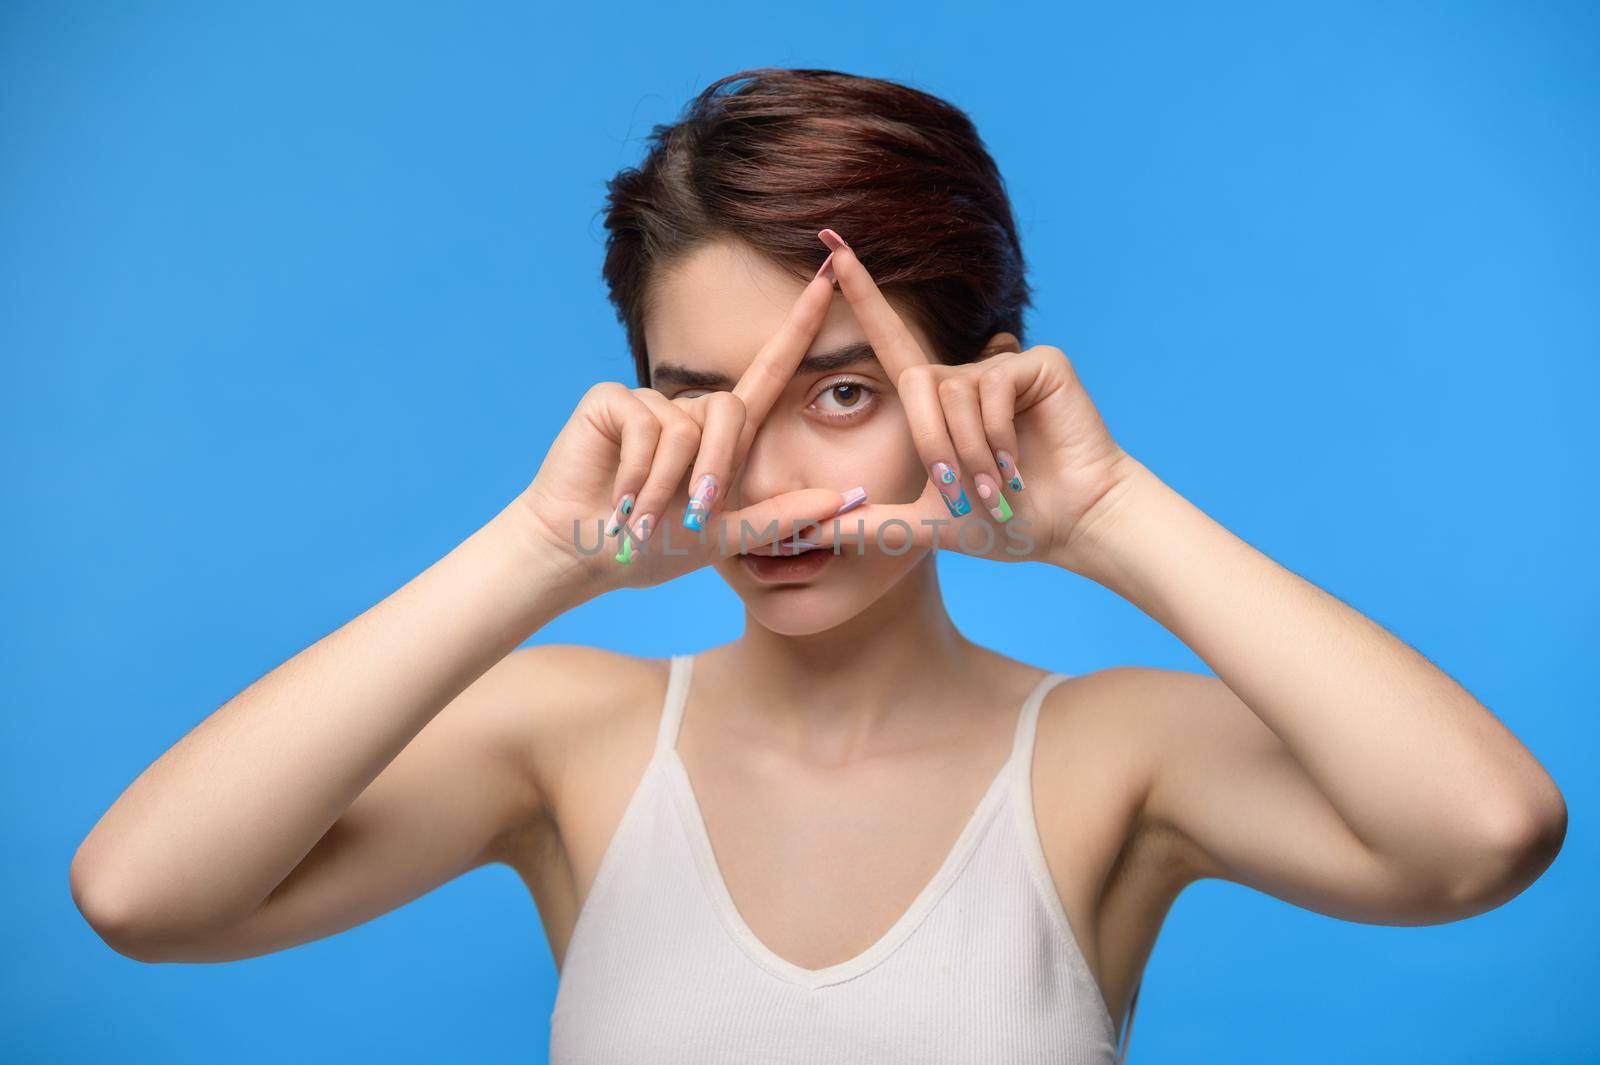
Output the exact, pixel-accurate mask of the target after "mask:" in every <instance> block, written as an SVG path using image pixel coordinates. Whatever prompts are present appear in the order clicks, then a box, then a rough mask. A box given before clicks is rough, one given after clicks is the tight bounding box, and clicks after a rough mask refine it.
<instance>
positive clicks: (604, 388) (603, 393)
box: [583, 381, 628, 401]
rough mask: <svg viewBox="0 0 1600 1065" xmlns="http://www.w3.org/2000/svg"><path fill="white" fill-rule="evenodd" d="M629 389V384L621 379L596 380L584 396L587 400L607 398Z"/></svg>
mask: <svg viewBox="0 0 1600 1065" xmlns="http://www.w3.org/2000/svg"><path fill="white" fill-rule="evenodd" d="M627 391H628V386H627V385H625V384H623V383H621V382H620V381H596V382H595V383H594V384H592V385H590V386H589V390H588V391H586V392H585V393H584V394H583V398H584V399H585V400H586V401H596V400H605V399H610V398H614V397H615V396H617V395H619V394H622V393H625V392H627Z"/></svg>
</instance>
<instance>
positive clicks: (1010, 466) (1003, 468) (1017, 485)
mask: <svg viewBox="0 0 1600 1065" xmlns="http://www.w3.org/2000/svg"><path fill="white" fill-rule="evenodd" d="M994 460H995V462H997V463H999V464H1000V473H1001V474H1002V475H1004V476H1005V477H1006V487H1007V488H1009V489H1011V490H1012V491H1013V492H1020V491H1022V474H1021V473H1020V472H1019V471H1018V470H1017V460H1016V459H1014V458H1012V457H1011V453H1010V452H1009V451H996V452H995V453H994Z"/></svg>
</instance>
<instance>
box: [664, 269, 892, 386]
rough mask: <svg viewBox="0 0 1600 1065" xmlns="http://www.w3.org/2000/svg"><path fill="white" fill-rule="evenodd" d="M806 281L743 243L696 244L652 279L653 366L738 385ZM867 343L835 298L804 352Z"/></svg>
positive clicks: (839, 299)
mask: <svg viewBox="0 0 1600 1065" xmlns="http://www.w3.org/2000/svg"><path fill="white" fill-rule="evenodd" d="M822 251H823V252H824V253H825V251H826V249H822ZM817 261H818V262H819V263H820V262H821V261H822V257H821V255H819V256H818V260H817ZM808 280H809V279H808V278H801V277H797V276H796V275H795V274H793V273H791V272H790V271H788V270H785V269H783V268H782V267H780V266H778V265H777V264H776V263H774V262H773V261H772V260H770V259H768V258H766V257H765V256H763V255H760V254H759V253H757V252H755V251H754V250H753V249H751V248H750V247H749V245H746V244H742V243H738V242H735V241H729V240H719V241H713V242H708V243H705V244H702V245H700V246H699V247H697V248H695V249H694V250H692V251H690V252H689V253H688V254H686V255H684V256H683V257H682V258H680V259H678V260H677V261H675V262H674V263H673V264H672V265H670V266H668V267H666V268H664V269H662V270H661V271H659V274H658V276H656V277H654V278H652V280H651V283H650V289H649V295H648V299H647V302H646V307H647V310H646V312H645V328H644V334H645V350H646V351H648V352H649V355H650V364H651V367H652V368H654V367H655V366H658V365H668V364H670V365H672V366H675V367H685V368H689V369H693V370H701V371H704V372H706V373H708V374H716V375H718V376H721V377H725V378H731V379H734V380H737V379H738V377H739V375H740V374H742V373H744V371H745V369H746V368H748V367H749V365H750V363H751V361H752V360H753V359H754V358H755V356H756V352H758V351H760V350H761V346H762V345H763V344H765V343H766V342H767V341H768V340H769V339H770V338H771V337H772V335H773V334H774V333H775V332H777V330H778V327H779V326H781V325H782V324H783V320H784V318H785V317H787V316H788V314H789V310H790V308H791V307H793V306H794V302H795V300H797V299H799V298H800V294H801V293H802V292H803V291H805V287H806V284H807V282H808ZM865 340H866V335H865V334H864V333H863V332H862V329H861V324H860V323H859V322H857V321H856V317H855V315H854V314H853V313H852V312H851V310H850V305H849V304H848V303H847V302H845V300H844V298H843V296H841V295H838V294H835V296H834V300H833V305H832V307H830V308H829V310H828V315H827V317H826V318H825V319H824V320H823V323H822V326H821V328H820V329H818V331H817V335H816V337H815V339H814V340H813V341H812V344H811V347H810V349H809V351H810V352H817V351H831V350H837V349H839V348H842V347H844V346H846V345H849V344H853V343H860V342H863V341H865Z"/></svg>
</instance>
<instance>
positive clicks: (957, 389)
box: [939, 374, 972, 403]
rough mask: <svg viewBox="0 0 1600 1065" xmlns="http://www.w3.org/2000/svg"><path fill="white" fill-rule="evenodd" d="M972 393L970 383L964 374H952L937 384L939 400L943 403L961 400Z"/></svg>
mask: <svg viewBox="0 0 1600 1065" xmlns="http://www.w3.org/2000/svg"><path fill="white" fill-rule="evenodd" d="M971 392H972V381H971V379H970V378H968V377H967V376H965V375H964V374H952V375H950V376H949V377H946V378H945V379H944V380H942V381H940V382H939V398H940V399H941V400H943V401H945V402H947V403H948V402H950V401H952V400H958V399H961V398H963V397H965V396H967V395H970V394H971Z"/></svg>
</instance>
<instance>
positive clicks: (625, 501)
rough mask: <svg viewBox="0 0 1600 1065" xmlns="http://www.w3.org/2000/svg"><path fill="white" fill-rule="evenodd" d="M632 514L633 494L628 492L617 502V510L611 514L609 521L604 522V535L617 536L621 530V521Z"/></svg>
mask: <svg viewBox="0 0 1600 1065" xmlns="http://www.w3.org/2000/svg"><path fill="white" fill-rule="evenodd" d="M632 513H633V493H632V492H628V493H627V494H626V495H624V496H623V497H622V499H621V500H619V501H618V502H617V509H616V510H613V511H612V512H611V520H610V521H608V522H606V535H607V536H615V535H617V533H618V532H620V531H621V530H622V520H623V519H624V518H626V517H627V516H628V515H629V514H632Z"/></svg>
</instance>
